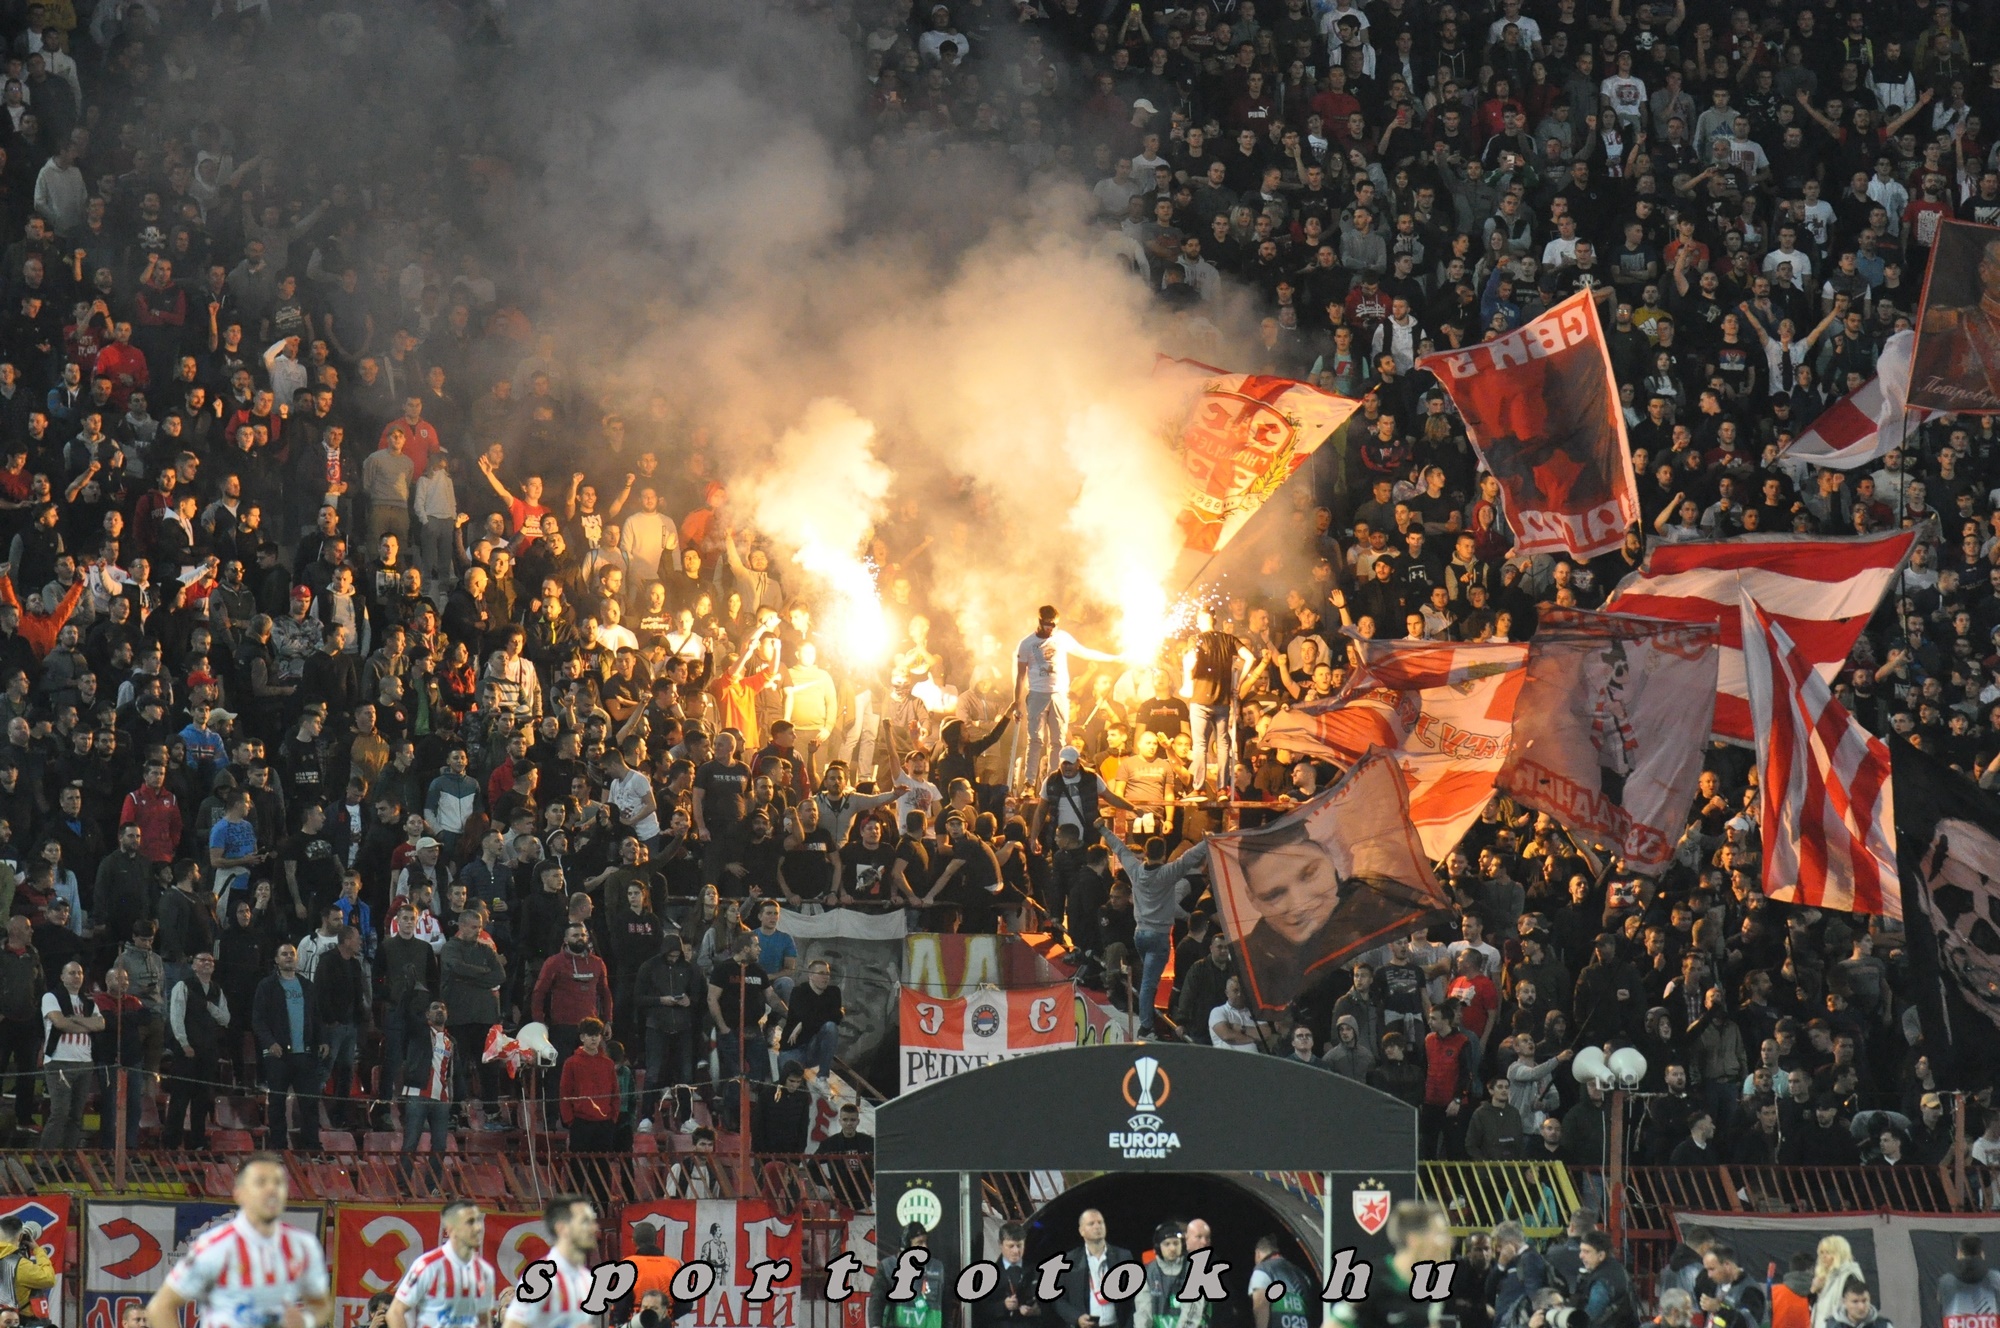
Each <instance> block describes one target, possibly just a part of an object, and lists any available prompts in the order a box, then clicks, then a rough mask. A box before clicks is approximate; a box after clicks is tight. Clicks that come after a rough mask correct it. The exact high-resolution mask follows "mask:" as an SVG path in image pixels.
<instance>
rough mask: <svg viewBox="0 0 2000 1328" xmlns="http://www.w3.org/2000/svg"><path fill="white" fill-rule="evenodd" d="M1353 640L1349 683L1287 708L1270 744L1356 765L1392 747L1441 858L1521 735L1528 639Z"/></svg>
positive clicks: (1423, 828)
mask: <svg viewBox="0 0 2000 1328" xmlns="http://www.w3.org/2000/svg"><path fill="white" fill-rule="evenodd" d="M1353 639H1355V640H1356V643H1357V644H1358V645H1359V646H1360V648H1361V655H1362V666H1361V668H1360V669H1358V670H1356V672H1355V674H1354V676H1353V677H1352V678H1350V679H1349V680H1348V684H1347V686H1346V688H1344V689H1343V690H1342V691H1341V693H1340V694H1339V695H1338V696H1335V697H1331V698H1329V699H1327V700H1325V701H1312V702H1308V703H1306V704H1305V705H1298V706H1293V707H1292V708H1291V709H1289V710H1282V711H1279V712H1278V714H1276V715H1275V716H1273V717H1272V719H1271V723H1270V726H1269V727H1268V728H1267V729H1266V730H1265V733H1264V743H1265V745H1266V746H1267V747H1271V748H1273V749H1275V750H1281V751H1287V752H1291V753H1293V754H1295V755H1300V756H1316V757H1320V758H1322V759H1325V760H1331V761H1336V762H1338V763H1340V764H1341V765H1347V766H1351V765H1355V764H1357V763H1358V762H1360V761H1361V759H1362V758H1363V757H1365V756H1367V755H1368V752H1369V749H1370V748H1375V747H1379V748H1381V749H1383V750H1384V751H1386V752H1388V753H1390V754H1391V755H1393V756H1394V757H1395V758H1396V765H1397V768H1398V769H1399V770H1401V771H1402V774H1403V782H1404V784H1406V785H1407V786H1408V787H1409V790H1410V820H1411V822H1412V823H1414V824H1415V826H1416V827H1417V834H1418V835H1419V836H1420V837H1421V838H1422V840H1423V845H1424V851H1425V852H1426V853H1428V854H1430V855H1431V857H1432V859H1433V860H1437V859H1441V858H1443V857H1444V855H1445V854H1447V853H1449V852H1450V851H1451V849H1452V847H1453V846H1454V845H1456V844H1457V843H1458V841H1459V840H1460V839H1462V838H1464V837H1465V832H1466V831H1467V830H1469V829H1471V828H1472V823H1473V822H1474V821H1476V820H1478V819H1479V813H1480V812H1481V811H1483V810H1485V807H1486V804H1487V803H1488V802H1489V801H1491V800H1492V797H1493V786H1494V784H1495V783H1496V782H1497V781H1498V780H1499V778H1500V767H1501V766H1503V765H1505V764H1506V762H1507V752H1508V750H1509V746H1510V744H1511V743H1512V741H1513V737H1514V703H1515V702H1516V701H1517V700H1519V699H1520V695H1521V685H1522V684H1523V683H1524V682H1525V681H1526V680H1527V676H1528V671H1527V666H1528V647H1527V646H1525V645H1521V644H1498V645H1496V644H1493V643H1491V642H1485V643H1479V644H1473V643H1470V642H1468V643H1464V644H1453V643H1451V642H1445V641H1406V640H1396V641H1361V640H1359V639H1358V638H1353Z"/></svg>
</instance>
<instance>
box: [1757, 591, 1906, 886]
mask: <svg viewBox="0 0 2000 1328" xmlns="http://www.w3.org/2000/svg"><path fill="white" fill-rule="evenodd" d="M1738 611H1739V613H1740V614H1741V617H1742V625H1741V631H1742V634H1743V666H1744V667H1743V672H1744V677H1745V679H1746V680H1747V682H1748V683H1749V688H1750V713H1751V718H1752V721H1753V722H1754V723H1755V725H1756V727H1757V765H1758V769H1759V771H1760V772H1761V777H1762V778H1761V783H1760V785H1759V795H1758V796H1759V808H1758V818H1757V819H1758V824H1759V827H1760V830H1761V832H1762V835H1763V843H1764V893H1765V894H1766V895H1768V896H1770V897H1771V898H1772V899H1776V900H1780V901H1782V902H1784V903H1788V904H1806V905H1810V906H1811V907H1814V908H1829V909H1836V910H1839V911H1840V912H1843V913H1868V914H1875V915H1880V916H1883V917H1890V918H1901V917H1902V916H1903V894H1902V890H1901V888H1900V885H1899V884H1898V877H1897V875H1896V827H1895V821H1894V815H1893V808H1894V807H1895V797H1894V793H1893V790H1892V788H1891V778H1890V772H1889V748H1888V745H1887V744H1886V743H1884V742H1883V741H1882V740H1881V739H1880V738H1878V737H1876V736H1875V735H1874V734H1872V733H1870V732H1868V730H1866V729H1864V728H1862V727H1861V726H1860V725H1859V724H1857V723H1855V722H1854V717H1853V716H1852V715H1850V714H1848V713H1847V709H1846V707H1844V706H1842V705H1841V704H1840V702H1838V701H1836V700H1835V699H1834V697H1833V689H1832V688H1830V687H1828V686H1827V683H1826V680H1825V679H1824V678H1822V677H1820V675H1819V673H1818V671H1817V670H1816V669H1814V668H1813V665H1812V661H1810V660H1808V659H1807V658H1806V657H1805V655H1804V654H1803V653H1802V652H1801V651H1800V650H1799V648H1798V646H1797V645H1796V644H1794V643H1793V641H1792V638H1791V637H1790V636H1789V635H1787V634H1786V632H1785V629H1784V627H1783V626H1781V625H1780V624H1779V623H1778V622H1777V620H1776V619H1774V618H1773V617H1772V616H1771V615H1770V614H1769V613H1766V612H1765V611H1764V609H1763V608H1762V607H1761V606H1760V605H1759V604H1758V603H1757V601H1756V600H1755V599H1754V598H1752V597H1751V595H1750V594H1749V592H1748V591H1745V592H1743V594H1742V597H1741V599H1740V601H1739V609H1738Z"/></svg>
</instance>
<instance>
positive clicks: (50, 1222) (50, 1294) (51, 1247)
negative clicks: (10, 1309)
mask: <svg viewBox="0 0 2000 1328" xmlns="http://www.w3.org/2000/svg"><path fill="white" fill-rule="evenodd" d="M0 1217H17V1218H19V1219H21V1221H23V1222H33V1223H34V1224H35V1225H36V1226H38V1227H40V1228H41V1229H42V1238H41V1240H40V1242H38V1243H39V1244H40V1245H41V1247H42V1249H43V1250H44V1251H45V1252H46V1253H47V1254H48V1256H49V1263H50V1264H51V1265H53V1266H54V1268H55V1270H56V1284H55V1285H54V1286H52V1287H50V1288H49V1289H48V1290H47V1291H37V1292H35V1294H34V1295H33V1296H31V1297H29V1301H28V1304H26V1305H23V1306H21V1307H20V1308H21V1311H22V1313H23V1314H27V1313H30V1312H33V1313H37V1314H40V1315H41V1316H42V1317H43V1318H45V1319H47V1320H49V1321H50V1322H51V1323H61V1322H63V1321H64V1320H65V1319H67V1318H68V1317H69V1313H68V1310H69V1302H67V1301H65V1300H64V1299H63V1269H64V1268H66V1267H67V1266H68V1265H69V1256H70V1250H71V1245H70V1242H71V1240H72V1237H71V1235H70V1230H71V1228H70V1197H69V1196H68V1195H67V1194H30V1195H17V1196H12V1197H9V1198H5V1199H0ZM15 1290H16V1289H15V1288H14V1287H8V1288H7V1298H8V1299H9V1300H10V1301H11V1300H12V1299H13V1297H14V1294H15Z"/></svg>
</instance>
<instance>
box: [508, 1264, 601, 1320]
mask: <svg viewBox="0 0 2000 1328" xmlns="http://www.w3.org/2000/svg"><path fill="white" fill-rule="evenodd" d="M549 1258H550V1260H552V1261H553V1262H554V1263H555V1266H556V1275H555V1283H554V1285H553V1286H551V1287H550V1288H549V1294H548V1295H546V1296H543V1297H542V1298H541V1299H540V1300H537V1301H534V1302H532V1303H530V1302H528V1301H525V1300H522V1299H521V1297H520V1295H519V1294H518V1293H517V1294H516V1295H515V1297H514V1299H513V1300H512V1301H510V1302H509V1303H508V1305H507V1315H506V1322H507V1323H511V1324H519V1325H521V1328H587V1325H590V1324H594V1323H596V1322H597V1318H598V1316H597V1315H595V1314H587V1313H585V1312H584V1310H583V1302H584V1298H585V1297H586V1296H588V1295H589V1294H590V1269H588V1268H586V1267H582V1266H580V1265H577V1264H573V1263H571V1262H569V1261H568V1260H567V1259H564V1258H563V1257H562V1255H560V1254H558V1253H556V1252H555V1251H553V1250H551V1251H550V1252H549Z"/></svg>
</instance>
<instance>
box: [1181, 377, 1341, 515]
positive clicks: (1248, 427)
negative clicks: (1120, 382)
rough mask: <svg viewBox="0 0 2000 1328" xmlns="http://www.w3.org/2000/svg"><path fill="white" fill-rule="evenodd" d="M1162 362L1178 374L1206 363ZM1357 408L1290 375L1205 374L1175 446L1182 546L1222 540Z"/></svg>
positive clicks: (1303, 463) (1255, 512) (1258, 506)
mask: <svg viewBox="0 0 2000 1328" xmlns="http://www.w3.org/2000/svg"><path fill="white" fill-rule="evenodd" d="M1162 361H1163V362H1162V363H1161V364H1160V365H1159V366H1157V367H1156V370H1155V371H1156V372H1159V373H1166V374H1175V375H1178V374H1185V373H1189V372H1199V371H1201V370H1203V369H1206V368H1207V367H1208V366H1206V365H1199V364H1196V363H1195V362H1194V361H1191V360H1166V359H1165V358H1164V357H1162ZM1359 409H1361V403H1360V402H1359V401H1356V400H1354V399H1353V398H1351V397H1340V396H1335V395H1334V394H1333V393H1331V392H1327V391H1323V390H1321V389H1320V388H1317V387H1314V386H1313V385H1312V384H1311V383H1301V382H1298V381H1296V380H1294V379H1290V378H1270V377H1266V376H1264V375H1261V374H1220V375H1217V376H1213V377H1208V378H1207V379H1206V380H1205V381H1204V382H1203V383H1202V387H1201V394H1200V395H1199V396H1198V397H1196V398H1195V399H1194V402H1193V403H1192V405H1191V406H1190V407H1189V409H1188V413H1187V418H1186V420H1185V421H1183V423H1182V425H1181V431H1180V436H1179V439H1178V441H1177V445H1176V451H1177V452H1178V454H1179V461H1180V466H1181V471H1182V482H1183V487H1184V491H1185V499H1184V502H1183V505H1182V508H1181V513H1180V518H1179V525H1180V528H1181V534H1182V537H1183V540H1184V547H1185V548H1187V549H1188V550H1189V551H1190V552H1192V553H1201V554H1212V553H1214V552H1216V551H1217V550H1218V549H1220V548H1222V546H1223V545H1225V544H1227V543H1229V541H1230V540H1231V539H1232V538H1234V537H1235V535H1236V533H1237V532H1238V531H1239V530H1241V529H1243V527H1244V526H1245V525H1246V524H1248V522H1249V520H1250V518H1251V517H1253V516H1255V515H1257V511H1258V509H1259V508H1261V507H1263V505H1264V503H1265V501H1266V500H1268V499H1269V498H1270V496H1271V495H1272V494H1274V493H1276V492H1277V491H1278V488H1279V486H1281V485H1282V484H1284V482H1285V481H1286V480H1288V479H1290V478H1291V477H1292V476H1293V475H1295V474H1296V473H1298V470H1299V468H1300V467H1302V466H1304V465H1305V463H1306V462H1307V460H1309V459H1310V458H1311V457H1312V454H1313V453H1314V452H1315V451H1317V450H1319V446H1320V444H1321V443H1324V442H1325V441H1326V440H1327V439H1328V438H1330V437H1332V436H1333V434H1334V432H1335V431H1336V430H1337V429H1339V428H1340V426H1341V425H1343V424H1345V423H1347V417H1348V416H1350V415H1352V414H1353V413H1354V412H1355V411H1357V410H1359Z"/></svg>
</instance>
